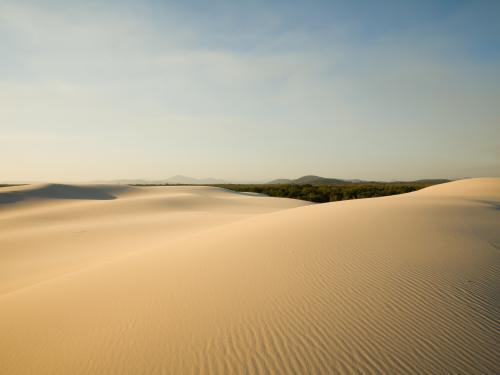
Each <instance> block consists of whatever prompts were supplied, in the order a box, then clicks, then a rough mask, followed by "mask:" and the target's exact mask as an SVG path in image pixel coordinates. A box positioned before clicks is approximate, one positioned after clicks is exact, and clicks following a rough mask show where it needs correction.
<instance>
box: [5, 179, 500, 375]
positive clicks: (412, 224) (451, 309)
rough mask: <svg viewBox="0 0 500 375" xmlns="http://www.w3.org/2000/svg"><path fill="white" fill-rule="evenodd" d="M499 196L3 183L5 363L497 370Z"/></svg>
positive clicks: (468, 186) (450, 188)
mask: <svg viewBox="0 0 500 375" xmlns="http://www.w3.org/2000/svg"><path fill="white" fill-rule="evenodd" d="M499 207H500V179H498V178H491V179H470V180H462V181H456V182H451V183H447V184H442V185H437V186H433V187H429V188H426V189H423V190H420V191H417V192H413V193H408V194H403V195H398V196H391V197H385V198H373V199H360V200H352V201H342V202H334V203H326V204H310V203H309V202H304V201H298V200H292V199H281V198H270V197H263V196H256V195H252V194H241V193H235V192H232V191H228V190H224V189H219V188H213V187H187V186H185V187H182V186H179V187H128V186H112V185H78V186H70V185H30V186H19V187H9V188H2V189H0V374H189V373H207V374H208V373H210V374H222V373H227V374H237V373H242V374H248V373H251V374H257V373H273V374H274V373H283V374H292V373H298V374H306V373H313V374H318V373H322V374H335V373H339V374H342V373H346V374H347V373H354V372H358V373H427V374H432V373H434V374H444V373H464V374H472V373H484V374H493V373H499V372H500V367H499V361H498V353H499V352H500V344H499V340H498V323H499V319H500V306H499V299H498V288H499V275H500V252H499V244H500V211H499Z"/></svg>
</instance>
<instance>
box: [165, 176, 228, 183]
mask: <svg viewBox="0 0 500 375" xmlns="http://www.w3.org/2000/svg"><path fill="white" fill-rule="evenodd" d="M163 183H165V184H187V185H206V184H210V185H213V184H227V183H228V181H226V180H221V179H218V178H212V177H207V178H193V177H188V176H182V175H176V176H172V177H169V178H167V179H166V180H164V181H163Z"/></svg>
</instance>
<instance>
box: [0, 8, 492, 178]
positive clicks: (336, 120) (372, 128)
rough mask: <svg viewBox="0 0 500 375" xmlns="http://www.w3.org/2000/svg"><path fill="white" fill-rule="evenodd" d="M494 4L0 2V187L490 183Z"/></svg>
mask: <svg viewBox="0 0 500 375" xmlns="http://www.w3.org/2000/svg"><path fill="white" fill-rule="evenodd" d="M499 25H500V3H498V2H496V1H454V2H448V1H419V2H412V1H394V2H391V1H383V2H357V3H356V5H353V4H352V3H351V2H347V1H345V2H332V1H324V2H323V1H313V2H304V3H300V2H284V1H276V2H272V3H268V2H253V3H252V5H250V4H243V3H240V2H222V1H217V2H202V1H195V2H158V1H143V2H129V1H121V2H118V1H99V2H97V1H96V2H93V1H90V2H73V1H44V2H43V3H42V2H37V1H10V0H7V1H5V0H1V1H0V45H1V46H2V48H1V49H0V160H1V162H0V182H3V181H16V180H22V181H85V180H99V179H122V178H132V179H134V178H144V179H162V178H166V177H169V176H171V175H175V174H183V175H189V176H193V177H208V176H210V177H216V178H222V179H228V180H269V179H274V178H279V177H288V178H293V177H299V176H301V175H305V174H316V175H322V176H327V177H338V178H361V179H377V180H391V179H407V180H409V179H417V178H456V177H465V176H469V177H475V176H500V141H499V140H500V26H499Z"/></svg>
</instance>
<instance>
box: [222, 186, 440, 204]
mask: <svg viewBox="0 0 500 375" xmlns="http://www.w3.org/2000/svg"><path fill="white" fill-rule="evenodd" d="M430 185H432V184H426V183H369V184H367V183H360V184H355V183H352V184H346V185H321V186H315V185H308V184H307V185H292V184H279V185H268V184H266V185H236V184H227V185H226V184H224V185H215V186H218V187H222V188H226V189H230V190H234V191H241V192H253V193H261V194H266V195H269V196H272V197H286V198H294V199H302V200H306V201H311V202H317V203H325V202H334V201H342V200H346V199H359V198H373V197H384V196H387V195H395V194H402V193H409V192H411V191H415V190H419V189H422V188H424V187H427V186H430Z"/></svg>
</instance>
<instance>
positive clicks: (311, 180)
mask: <svg viewBox="0 0 500 375" xmlns="http://www.w3.org/2000/svg"><path fill="white" fill-rule="evenodd" d="M346 183H349V181H348V180H340V179H338V178H326V177H320V176H313V175H308V176H302V177H299V178H296V179H295V180H290V179H286V178H281V179H278V180H273V181H270V182H268V184H271V185H281V184H292V185H335V184H346Z"/></svg>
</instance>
